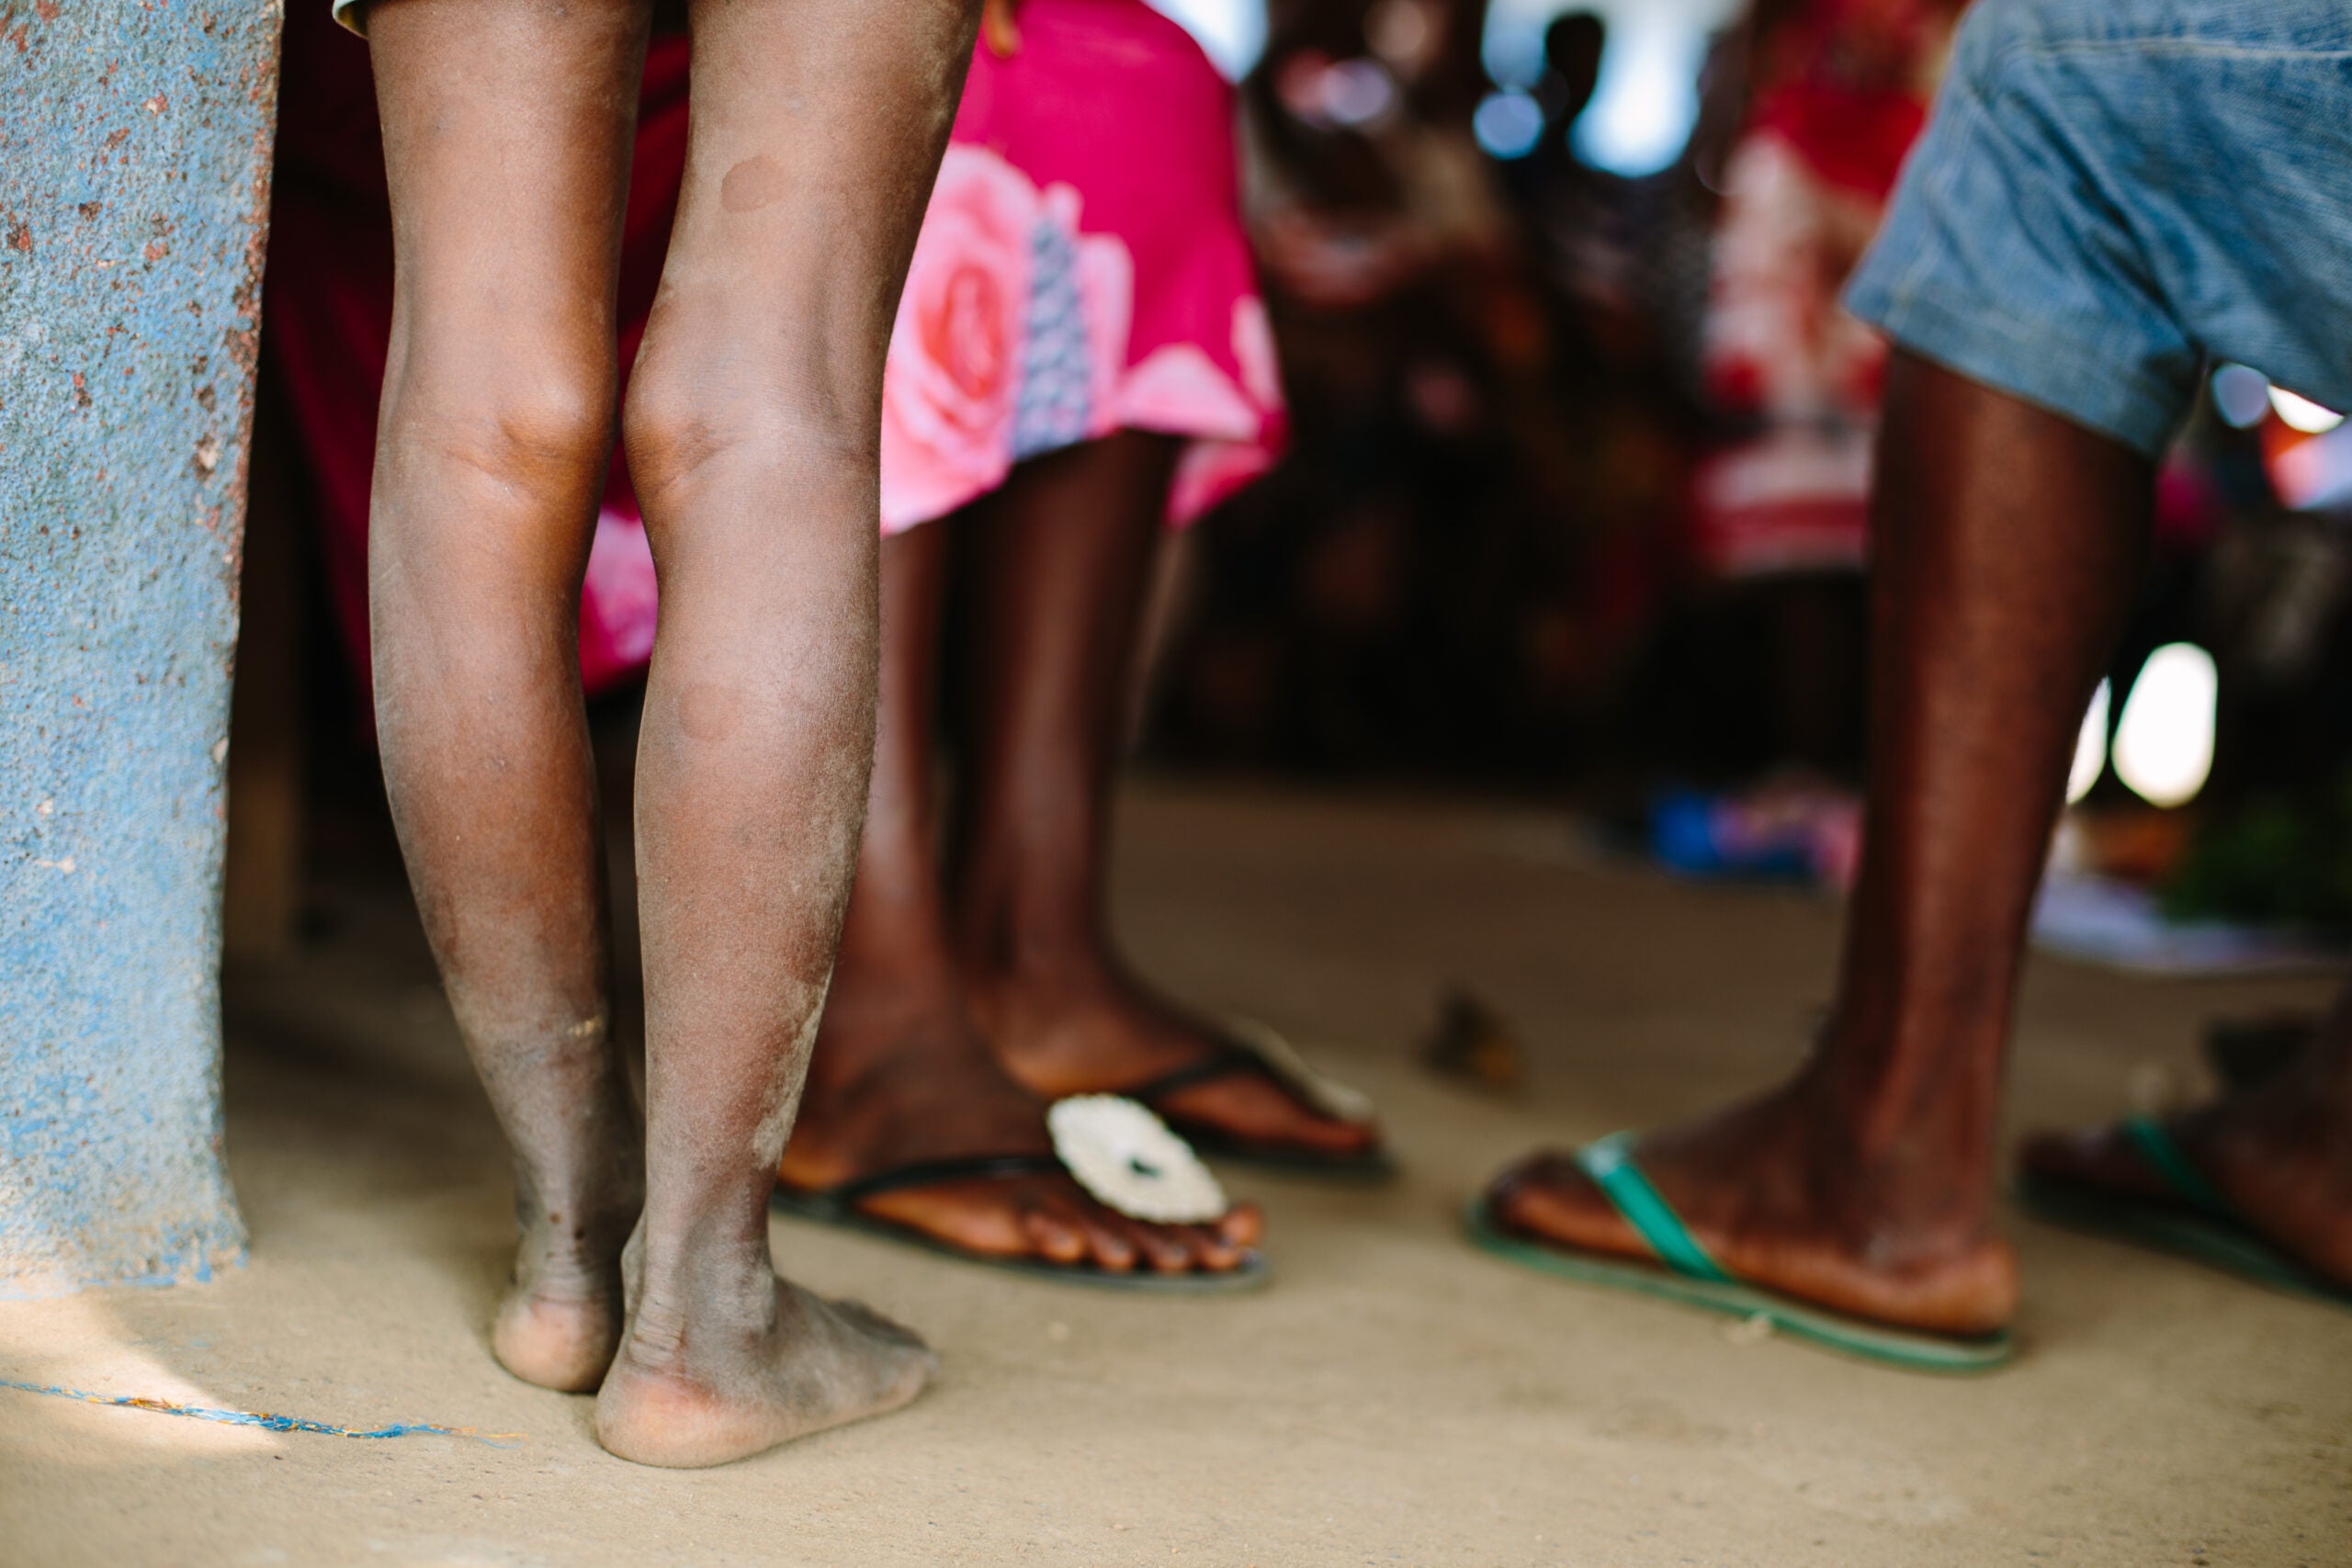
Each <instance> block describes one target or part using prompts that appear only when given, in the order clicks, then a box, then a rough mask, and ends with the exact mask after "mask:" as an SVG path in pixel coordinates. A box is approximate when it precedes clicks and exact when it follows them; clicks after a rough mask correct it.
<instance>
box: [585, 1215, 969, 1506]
mask: <svg viewBox="0 0 2352 1568" xmlns="http://www.w3.org/2000/svg"><path fill="white" fill-rule="evenodd" d="M630 1250H631V1257H630V1260H629V1269H628V1272H629V1274H630V1276H631V1278H632V1279H642V1278H643V1277H644V1269H643V1268H642V1266H641V1265H640V1263H639V1258H638V1252H639V1244H638V1243H636V1242H632V1243H631V1244H630ZM755 1250H756V1252H757V1254H758V1257H757V1258H756V1265H757V1267H756V1276H765V1278H764V1279H760V1278H757V1277H756V1276H745V1277H741V1278H737V1277H736V1276H739V1275H742V1274H743V1272H744V1271H743V1270H742V1269H739V1268H737V1267H733V1266H729V1267H725V1268H721V1269H714V1270H707V1271H703V1270H697V1271H695V1272H698V1273H699V1272H708V1273H712V1274H715V1275H717V1276H718V1278H719V1279H722V1280H727V1283H725V1284H723V1285H717V1286H714V1284H713V1283H712V1282H711V1280H707V1279H698V1280H695V1283H694V1284H693V1285H691V1286H687V1285H686V1284H685V1280H686V1279H687V1277H688V1272H689V1271H687V1270H684V1269H676V1270H673V1276H674V1281H673V1283H670V1284H667V1285H663V1286H660V1287H649V1288H645V1289H641V1290H632V1291H631V1292H630V1295H631V1298H632V1300H631V1303H630V1310H629V1321H628V1333H627V1336H626V1337H625V1338H624V1340H623V1342H622V1346H621V1350H620V1354H619V1356H618V1357H617V1358H616V1359H615V1360H614V1362H613V1365H612V1370H611V1371H609V1372H608V1373H606V1374H605V1385H604V1388H603V1389H602V1390H601V1391H600V1392H599V1393H597V1395H596V1440H597V1441H598V1442H601V1443H602V1444H604V1445H605V1449H606V1450H609V1451H611V1452H612V1453H615V1454H617V1455H618V1456H620V1457H621V1458H622V1459H626V1460H633V1461H636V1462H637V1463H639V1464H654V1465H662V1466H665V1467H668V1468H671V1469H681V1470H684V1469H697V1468H701V1467H703V1466H707V1465H714V1464H725V1463H727V1462H728V1461H730V1460H738V1459H743V1458H747V1457H748V1456H750V1455H752V1454H755V1453H760V1452H763V1451H764V1450H768V1449H772V1448H775V1446H776V1445H777V1444H779V1443H788V1442H790V1441H791V1440H792V1439H793V1438H805V1437H808V1436H809V1435H810V1434H811V1433H815V1432H821V1431H823V1430H825V1429H826V1428H827V1427H840V1426H844V1425H846V1424H847V1423H849V1422H852V1421H857V1420H862V1419H864V1418H865V1416H880V1415H883V1414H885V1413H886V1412H888V1411H892V1410H896V1409H898V1408H899V1406H900V1405H902V1404H907V1403H908V1402H909V1401H910V1400H911V1399H913V1398H914V1396H915V1395H916V1394H918V1393H922V1387H923V1384H924V1383H926V1382H929V1381H930V1380H931V1374H932V1373H933V1372H934V1371H937V1370H938V1368H939V1358H938V1357H937V1356H936V1355H934V1354H933V1352H932V1351H931V1349H930V1348H929V1347H927V1346H926V1345H924V1344H923V1342H922V1340H921V1339H919V1338H917V1337H915V1336H914V1335H913V1334H912V1333H911V1332H910V1331H909V1330H907V1329H905V1328H902V1327H900V1326H899V1325H897V1324H895V1323H893V1322H891V1321H890V1320H889V1319H888V1318H887V1317H884V1316H883V1315H882V1314H879V1313H877V1312H876V1311H874V1310H873V1309H872V1308H871V1307H868V1306H866V1305H865V1304H864V1303H859V1302H832V1301H826V1300H824V1299H823V1298H822V1297H820V1296H816V1295H812V1294H810V1293H809V1292H807V1291H804V1290H802V1289H801V1288H800V1287H799V1286H797V1285H796V1284H794V1283H793V1282H792V1281H791V1280H779V1279H776V1278H775V1276H774V1275H773V1274H771V1273H769V1272H768V1264H767V1258H766V1252H767V1249H766V1247H758V1248H756V1249H755ZM752 1261H753V1260H752V1259H751V1258H745V1259H742V1260H741V1262H743V1263H746V1264H748V1263H751V1262H752Z"/></svg>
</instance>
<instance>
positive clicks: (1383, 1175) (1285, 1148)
mask: <svg viewBox="0 0 2352 1568" xmlns="http://www.w3.org/2000/svg"><path fill="white" fill-rule="evenodd" d="M1243 1076H1247V1077H1257V1078H1262V1079H1264V1080H1265V1081H1266V1082H1268V1083H1271V1084H1272V1085H1273V1086H1274V1087H1275V1088H1276V1089H1280V1090H1282V1091H1283V1093H1284V1094H1286V1095H1288V1096H1289V1097H1290V1098H1291V1099H1292V1100H1295V1101H1297V1102H1298V1103H1299V1104H1301V1105H1304V1106H1306V1109H1308V1110H1309V1111H1314V1112H1316V1113H1317V1115H1321V1116H1326V1117H1329V1118H1330V1119H1331V1120H1332V1121H1335V1122H1352V1121H1362V1120H1364V1119H1365V1118H1366V1117H1368V1116H1369V1114H1370V1110H1371V1108H1370V1105H1369V1103H1368V1102H1366V1101H1364V1100H1363V1096H1362V1095H1360V1094H1357V1093H1356V1091H1355V1090H1353V1089H1349V1088H1347V1087H1346V1086H1345V1085H1343V1084H1336V1083H1333V1082H1332V1081H1331V1080H1330V1079H1329V1078H1327V1077H1323V1076H1322V1075H1321V1074H1320V1073H1317V1071H1316V1070H1315V1069H1314V1068H1312V1067H1310V1066H1307V1065H1306V1061H1305V1059H1304V1058H1302V1057H1301V1056H1300V1055H1299V1054H1298V1052H1297V1051H1296V1050H1295V1048H1294V1047H1293V1046H1292V1045H1291V1043H1290V1042H1289V1041H1288V1040H1286V1039H1284V1038H1283V1036H1282V1035H1281V1034H1280V1033H1278V1032H1275V1031H1274V1030H1273V1029H1272V1028H1271V1027H1269V1026H1268V1025H1266V1024H1262V1023H1260V1022H1258V1021H1255V1020H1252V1019H1234V1020H1231V1021H1229V1022H1228V1023H1227V1041H1226V1043H1225V1044H1224V1046H1223V1047H1222V1048H1220V1049H1219V1050H1217V1051H1216V1053H1215V1054H1213V1055H1208V1056H1204V1057H1203V1058H1202V1059H1201V1060H1200V1061H1197V1062H1193V1063H1191V1064H1189V1065H1188V1066H1182V1067H1178V1068H1177V1069H1176V1070H1175V1071H1173V1072H1170V1073H1162V1074H1161V1075H1160V1076H1159V1077H1156V1078H1152V1079H1149V1080H1148V1081H1146V1082H1144V1083H1140V1084H1137V1085H1136V1086H1135V1087H1133V1088H1131V1089H1120V1090H1118V1091H1117V1092H1118V1094H1119V1095H1120V1096H1122V1097H1123V1098H1125V1099H1127V1100H1139V1101H1141V1102H1142V1103H1143V1104H1145V1105H1148V1106H1149V1107H1151V1109H1152V1110H1153V1111H1156V1112H1158V1113H1159V1116H1160V1118H1161V1119H1162V1120H1163V1121H1165V1122H1167V1123H1168V1125H1169V1126H1170V1127H1171V1128H1173V1129H1174V1130H1175V1131H1176V1133H1177V1134H1178V1135H1179V1136H1181V1137H1182V1138H1183V1140H1184V1141H1185V1142H1186V1143H1188V1144H1190V1145H1193V1148H1194V1149H1195V1150H1196V1151H1198V1152H1199V1153H1200V1154H1202V1155H1204V1156H1207V1157H1209V1158H1211V1159H1216V1160H1223V1161H1226V1162H1228V1163H1230V1164H1234V1165H1248V1166H1255V1167H1257V1168H1259V1169H1261V1170H1272V1171H1278V1172H1281V1173H1282V1174H1283V1175H1288V1176H1306V1177H1322V1178H1326V1179H1333V1180H1342V1181H1362V1182H1379V1181H1386V1180H1389V1179H1392V1178H1394V1177H1395V1176H1396V1174H1397V1160H1396V1157H1395V1156H1392V1155H1391V1154H1390V1153H1389V1152H1388V1150H1387V1148H1386V1147H1385V1145H1380V1144H1374V1145H1372V1146H1371V1147H1370V1148H1365V1149H1359V1150H1357V1151H1356V1152H1354V1153H1353V1154H1344V1155H1340V1154H1326V1153H1323V1152H1322V1151H1320V1150H1317V1149H1304V1148H1299V1147H1297V1146H1296V1145H1286V1144H1270V1143H1263V1142H1260V1141H1258V1140H1255V1139H1250V1138H1242V1137H1238V1136H1236V1135H1235V1134H1232V1133H1229V1132H1227V1131H1226V1130H1225V1129H1224V1128H1222V1127H1219V1126H1217V1125H1216V1124H1215V1123H1214V1122H1203V1121H1200V1120H1198V1119H1197V1118H1194V1117H1190V1116H1182V1115H1178V1114H1177V1113H1175V1112H1173V1111H1170V1110H1169V1109H1168V1107H1167V1105H1166V1104H1165V1103H1164V1102H1165V1100H1166V1099H1167V1097H1168V1096H1169V1095H1171V1094H1174V1093H1176V1092H1177V1091H1178V1090H1180V1089H1191V1088H1192V1087H1193V1086H1194V1085H1195V1084H1204V1083H1214V1082H1216V1080H1217V1079H1220V1078H1229V1077H1243Z"/></svg>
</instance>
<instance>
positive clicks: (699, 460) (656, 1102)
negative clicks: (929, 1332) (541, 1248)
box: [596, 0, 977, 1465]
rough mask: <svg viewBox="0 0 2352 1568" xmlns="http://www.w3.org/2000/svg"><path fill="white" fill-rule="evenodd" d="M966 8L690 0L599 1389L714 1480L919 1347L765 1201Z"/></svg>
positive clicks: (613, 1411) (804, 996)
mask: <svg viewBox="0 0 2352 1568" xmlns="http://www.w3.org/2000/svg"><path fill="white" fill-rule="evenodd" d="M976 9H977V7H975V6H970V5H967V4H965V3H963V0H909V3H907V4H903V5H899V6H882V7H874V6H863V5H855V4H849V3H844V0H694V4H693V6H692V8H691V12H690V21H691V25H692V27H693V29H694V35H695V58H694V80H693V93H694V102H695V117H694V126H693V130H692V133H691V141H690V142H689V145H688V147H687V153H686V173H685V183H684V197H683V199H682V201H681V204H680V208H679V212H678V220H677V228H676V231H675V233H674V235H673V239H672V242H671V252H670V257H669V260H668V262H667V264H666V265H665V268H664V271H663V274H662V291H661V293H660V295H659V296H658V297H657V299H656V300H655V302H654V308H653V315H652V320H651V321H650V324H649V325H648V327H647V330H646V338H645V347H644V350H643V352H642V354H641V355H640V356H639V363H638V368H637V373H636V375H635V377H634V378H632V380H631V383H630V387H629V403H628V410H627V411H626V415H625V438H626V440H627V442H628V457H629V468H630V471H631V473H632V475H633V477H634V478H635V479H636V481H637V485H638V494H639V500H640V501H641V502H642V503H643V505H644V509H645V519H646V528H647V533H648V535H649V536H650V540H651V542H652V546H653V551H654V559H655V563H656V565H657V566H658V568H659V569H660V571H661V574H662V629H661V637H660V641H659V642H658V643H657V644H656V646H655V649H654V655H653V668H652V673H651V676H650V680H649V682H648V685H647V688H646V699H645V718H644V725H643V729H642V731H641V736H640V739H639V758H638V790H637V826H638V837H637V843H638V873H639V877H638V885H639V908H640V909H641V912H642V918H643V924H644V933H645V935H644V942H645V976H646V1112H647V1122H648V1126H647V1187H646V1203H645V1218H644V1220H643V1222H642V1224H641V1226H640V1228H639V1234H638V1235H637V1236H636V1238H635V1239H634V1240H633V1241H632V1243H631V1256H630V1259H629V1283H630V1287H631V1289H630V1299H629V1308H628V1327H627V1331H626V1333H625V1335H624V1337H623V1340H622V1346H621V1350H620V1354H619V1356H618V1358H617V1359H616V1360H615V1362H614V1364H613V1369H612V1371H611V1373H610V1375H609V1376H607V1378H606V1379H605V1385H604V1389H603V1392H602V1393H601V1394H600V1395H599V1397H598V1400H597V1410H596V1423H597V1432H598V1435H599V1437H601V1438H603V1440H604V1442H605V1446H606V1447H607V1448H609V1449H611V1450H613V1451H614V1452H616V1453H617V1454H620V1455H622V1456H623V1457H624V1458H628V1459H636V1460H640V1461H646V1462H649V1463H655V1464H673V1465H695V1464H713V1463H718V1462H720V1461H726V1460H729V1459H733V1458H736V1457H739V1456H741V1455H743V1454H747V1453H752V1452H755V1451H757V1450H761V1449H763V1448H767V1447H770V1446H771V1445H773V1444H775V1443H779V1442H783V1441H785V1440H786V1439H788V1438H795V1437H798V1436H801V1435H803V1434H805V1433H809V1432H813V1431H817V1430H820V1429H821V1428H823V1427H830V1426H834V1425H837V1424H839V1423H840V1422H842V1421H846V1420H853V1419H855V1418H856V1417H858V1416H866V1415H871V1414H875V1413H876V1412H879V1411H883V1410H888V1409H891V1408H893V1407H895V1406H897V1405H899V1404H904V1403H905V1402H906V1401H908V1400H909V1399H911V1398H912V1397H914V1395H915V1393H916V1392H917V1391H918V1390H919V1389H921V1387H922V1383H923V1382H924V1380H925V1379H926V1377H927V1376H928V1375H929V1372H930V1370H931V1368H932V1365H933V1358H932V1356H931V1354H930V1352H929V1351H927V1350H925V1349H924V1348H922V1344H921V1343H920V1342H919V1341H917V1340H916V1339H915V1338H914V1337H913V1336H911V1335H910V1334H908V1333H906V1332H905V1331H904V1330H902V1329H899V1328H897V1327H895V1326H894V1325H889V1324H888V1323H886V1322H884V1321H883V1320H881V1319H879V1318H877V1317H876V1316H875V1315H874V1314H871V1313H868V1312H866V1311H865V1309H863V1308H860V1307H856V1306H841V1305H836V1304H833V1303H826V1302H823V1301H820V1300H819V1299H818V1298H817V1297H815V1296H812V1295H810V1294H809V1293H808V1292H805V1291H801V1290H799V1289H798V1288H797V1287H795V1286H793V1285H791V1284H790V1283H788V1282H784V1281H779V1280H777V1279H776V1278H775V1273H774V1268H773V1264H772V1262H771V1260H770V1258H769V1251H768V1224H767V1198H768V1193H769V1190H770V1188H771V1186H772V1184H773V1182H774V1180H775V1168H776V1162H777V1159H778V1156H780V1155H781V1154H782V1153H783V1150H784V1145H785V1139H786V1135H787V1134H789V1133H790V1131H791V1128H792V1120H793V1114H794V1111H795V1108H796V1106H797V1103H798V1100H799V1097H800V1089H801V1082H802V1078H803V1076H804V1074H805V1073H806V1072H807V1069H808V1065H809V1045H810V1043H811V1042H812V1041H813V1040H814V1039H815V1037H816V1032H817V1022H818V1018H819V1015H820V1011H821V1010H822V1008H823V1005H824V998H825V989H826V985H827V982H828V979H829V977H830V976H831V970H832V965H833V956H834V947H835V943H836V942H838V941H839V939H840V933H841V924H842V910H843V908H844V906H845V904H846V903H847V900H848V896H849V884H850V874H851V870H852V863H853V857H854V849H855V845H856V842H857V835H858V827H859V822H860V819H861V818H862V817H863V816H864V814H865V790H866V773H867V769H868V767H869V765H870V763H871V761H872V755H873V741H874V697H875V660H876V649H875V643H876V632H875V628H876V587H875V572H876V566H875V555H876V536H877V533H878V521H877V519H878V513H877V502H876V486H877V475H878V468H877V463H876V446H877V442H878V439H879V431H880V425H881V415H880V409H881V378H882V360H883V353H884V350H885V348H886V347H887V345H888V340H889V333H890V324H891V318H892V315H893V313H894V311H895V310H896V308H897V301H898V293H899V285H900V283H901V281H902V280H903V278H904V276H905V272H906V265H907V259H908V256H909V254H910V251H911V250H912V248H913V243H914V237H915V231H916V229H917V227H918V225H919V224H920V222H921V220H922V210H923V201H924V197H925V194H926V192H927V191H928V190H929V187H930V184H931V181H932V178H933V175H934V174H935V172H936V170H937V167H938V162H939V157H940V152H941V150H942V149H943V147H944V145H945V141H946V136H947V130H948V125H949V123H950V120H951V119H952V118H953V115H954V110H955V105H956V94H957V90H958V85H959V84H960V82H961V79H962V73H963V71H964V67H965V65H966V63H967V59H968V55H969V51H970V49H971V44H972V33H973V28H974V19H975V12H976Z"/></svg>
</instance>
